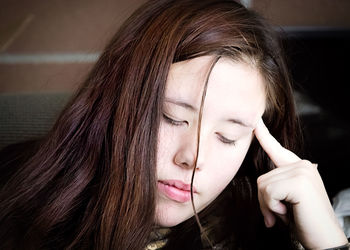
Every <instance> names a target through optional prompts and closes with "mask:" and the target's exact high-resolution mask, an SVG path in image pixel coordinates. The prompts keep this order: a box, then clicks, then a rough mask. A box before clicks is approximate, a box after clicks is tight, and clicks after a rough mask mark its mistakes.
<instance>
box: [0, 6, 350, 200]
mask: <svg viewBox="0 0 350 250" xmlns="http://www.w3.org/2000/svg"><path fill="white" fill-rule="evenodd" d="M143 2H145V0H99V1H93V0H84V1H83V0H75V1H71V0H50V1H44V0H31V1H23V0H22V1H18V0H17V1H14V0H0V6H1V7H0V148H3V147H5V146H6V145H8V144H10V143H14V142H19V141H22V140H25V139H30V138H33V137H36V136H40V135H42V134H44V133H45V132H46V131H47V130H48V129H49V128H50V126H51V125H52V123H53V121H54V120H55V118H56V117H57V114H58V112H59V111H60V110H61V109H62V107H63V106H64V104H65V103H66V101H67V100H68V98H69V96H70V94H71V93H72V92H73V91H74V90H76V89H77V87H78V86H79V84H80V83H81V81H82V80H83V79H84V77H85V76H86V74H87V73H88V71H89V70H90V69H91V67H92V65H93V64H94V62H95V61H96V60H97V58H98V56H99V54H100V52H101V51H102V50H103V48H104V46H105V44H106V43H107V42H108V40H109V39H110V38H111V37H112V35H113V34H114V33H115V32H116V30H117V29H118V27H119V26H120V25H121V23H122V22H123V21H124V20H125V19H126V18H127V17H128V16H129V15H130V14H131V13H132V12H133V11H134V10H135V9H136V8H137V7H139V6H140V5H141V4H142V3H143ZM242 3H243V4H245V5H246V6H247V7H248V8H251V9H253V10H256V11H257V12H259V13H260V14H262V15H263V16H265V17H266V18H267V19H268V20H270V22H272V24H274V25H275V27H276V29H277V30H278V31H279V32H280V34H281V38H282V40H283V44H284V47H285V50H286V55H287V60H288V64H289V67H290V70H291V75H292V77H293V80H294V83H295V95H296V98H297V105H298V110H299V113H300V115H301V118H302V122H303V130H304V132H305V147H306V151H305V152H306V156H307V157H308V159H310V160H311V161H313V162H317V163H318V164H319V171H320V173H321V175H322V177H323V179H324V182H325V185H326V188H327V192H328V194H329V196H330V197H333V196H334V195H335V194H336V193H337V192H339V191H340V190H342V189H344V188H347V187H350V180H349V177H350V176H349V170H348V169H349V168H350V163H349V155H350V146H349V139H350V134H349V125H350V118H349V113H350V112H349V111H348V108H349V103H348V100H349V98H350V96H349V94H348V93H349V90H348V85H349V83H350V77H349V66H348V65H349V63H348V61H349V58H350V1H348V0H308V1H304V0H250V1H249V0H245V1H242Z"/></svg>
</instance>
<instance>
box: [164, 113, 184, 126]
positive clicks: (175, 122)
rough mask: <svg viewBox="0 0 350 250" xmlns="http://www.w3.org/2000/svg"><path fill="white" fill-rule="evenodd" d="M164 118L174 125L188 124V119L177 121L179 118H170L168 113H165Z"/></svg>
mask: <svg viewBox="0 0 350 250" xmlns="http://www.w3.org/2000/svg"><path fill="white" fill-rule="evenodd" d="M163 118H164V120H165V121H166V122H167V123H169V124H170V125H173V126H181V125H183V124H188V122H187V121H177V120H174V119H172V118H170V117H169V116H168V115H166V114H164V113H163Z"/></svg>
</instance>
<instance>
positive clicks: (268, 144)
mask: <svg viewBox="0 0 350 250" xmlns="http://www.w3.org/2000/svg"><path fill="white" fill-rule="evenodd" d="M254 133H255V136H256V138H257V139H258V141H259V143H260V145H261V147H262V148H263V149H264V151H265V152H266V153H267V154H268V156H269V157H270V159H271V160H272V161H273V163H274V164H275V165H276V166H277V167H280V166H283V165H288V164H291V163H295V162H297V161H300V160H301V159H300V158H299V157H298V156H297V155H296V154H294V153H293V152H292V151H289V150H288V149H286V148H284V147H283V146H282V145H281V144H280V143H279V142H278V141H277V140H276V139H275V137H273V136H272V135H271V134H270V132H269V130H268V129H267V127H266V126H265V124H264V122H263V120H262V118H260V121H259V122H258V123H257V126H256V128H255V130H254Z"/></svg>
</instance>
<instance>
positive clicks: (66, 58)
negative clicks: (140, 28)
mask: <svg viewBox="0 0 350 250" xmlns="http://www.w3.org/2000/svg"><path fill="white" fill-rule="evenodd" d="M145 1H146V0H118V1H115V0H101V1H94V0H75V1H70V0H51V1H44V0H33V1H30V2H28V1H11V0H1V8H0V93H18V92H48V91H50V92H65V91H73V90H75V89H76V88H77V87H78V85H79V84H80V83H81V81H82V80H83V79H84V77H85V76H86V74H87V72H88V71H89V70H90V69H91V67H92V65H93V62H94V61H95V60H96V57H97V56H98V53H99V52H100V51H101V50H102V49H103V47H104V46H105V44H106V42H107V41H108V40H109V39H110V37H111V36H112V35H113V34H114V32H115V31H116V30H117V29H118V27H119V26H120V25H121V23H122V22H123V21H124V20H125V19H126V18H127V17H128V16H129V15H130V14H131V13H132V12H133V11H134V10H135V9H136V8H137V7H138V6H140V5H141V4H142V3H144V2H145ZM245 2H246V3H248V4H249V5H250V6H251V7H252V8H253V9H255V10H257V11H258V12H260V13H261V14H263V15H264V16H265V17H267V18H268V19H270V20H271V22H272V23H274V24H275V25H279V26H291V27H297V28H302V27H314V26H317V27H332V28H337V27H343V28H344V27H345V28H348V29H349V28H350V15H348V13H349V11H350V1H348V0H308V1H304V0H255V1H254V0H251V1H245Z"/></svg>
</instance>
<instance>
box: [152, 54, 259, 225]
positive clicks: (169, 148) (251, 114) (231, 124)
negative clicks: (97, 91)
mask: <svg viewBox="0 0 350 250" xmlns="http://www.w3.org/2000/svg"><path fill="white" fill-rule="evenodd" d="M212 61H213V57H211V56H203V57H198V58H195V59H192V60H188V61H183V62H178V63H175V64H173V65H172V66H171V68H170V72H169V75H168V79H167V85H166V91H165V103H164V107H163V118H162V120H161V123H160V130H159V141H158V155H157V179H158V183H157V185H158V190H157V200H156V223H157V225H159V226H164V227H170V226H175V225H177V224H179V223H181V222H183V221H185V220H186V219H188V218H190V217H191V216H193V215H194V213H193V209H192V204H191V195H190V183H191V176H192V171H193V167H194V164H195V159H196V151H197V128H198V115H199V108H200V103H201V98H202V93H203V88H204V84H205V81H206V77H207V74H208V71H209V68H210V65H211V63H212ZM264 109H265V91H264V83H263V80H262V77H261V75H260V73H259V72H258V70H256V69H255V68H254V67H253V66H252V65H250V64H247V63H243V62H233V61H232V60H229V59H226V58H221V59H219V61H218V62H217V63H216V65H215V66H214V68H213V70H212V72H211V74H210V77H209V82H208V89H207V93H206V98H205V102H204V106H203V114H202V122H201V129H200V145H199V154H198V162H197V169H196V174H195V177H194V181H193V188H194V196H193V199H194V204H195V207H196V210H197V212H199V211H201V210H202V209H204V208H205V207H206V206H207V205H209V204H210V203H211V202H212V201H213V200H214V199H215V198H216V197H217V196H218V195H219V194H220V193H221V192H222V191H223V190H224V188H225V187H226V186H227V185H228V183H229V182H230V181H231V180H232V179H233V177H234V176H235V174H236V172H237V171H238V169H239V167H240V166H241V163H242V161H243V159H244V157H245V155H246V153H247V151H248V148H249V145H250V143H251V141H252V138H253V129H254V127H255V124H256V123H257V121H258V119H259V118H260V117H261V116H262V114H263V112H264Z"/></svg>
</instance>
